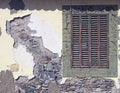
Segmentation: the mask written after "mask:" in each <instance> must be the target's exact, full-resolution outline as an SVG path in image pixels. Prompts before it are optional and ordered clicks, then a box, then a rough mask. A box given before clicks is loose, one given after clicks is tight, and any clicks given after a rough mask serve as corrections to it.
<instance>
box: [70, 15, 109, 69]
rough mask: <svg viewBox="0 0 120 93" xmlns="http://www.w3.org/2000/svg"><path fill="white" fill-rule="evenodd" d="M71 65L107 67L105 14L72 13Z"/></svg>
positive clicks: (106, 25) (107, 49) (106, 17)
mask: <svg viewBox="0 0 120 93" xmlns="http://www.w3.org/2000/svg"><path fill="white" fill-rule="evenodd" d="M71 17H72V18H71V19H72V25H71V26H72V67H108V63H109V59H108V56H109V47H108V46H109V42H108V41H109V38H108V35H109V33H108V32H109V29H108V28H109V26H108V18H109V17H108V15H107V14H72V16H71Z"/></svg>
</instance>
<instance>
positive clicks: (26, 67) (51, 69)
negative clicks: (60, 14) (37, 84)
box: [6, 14, 61, 80]
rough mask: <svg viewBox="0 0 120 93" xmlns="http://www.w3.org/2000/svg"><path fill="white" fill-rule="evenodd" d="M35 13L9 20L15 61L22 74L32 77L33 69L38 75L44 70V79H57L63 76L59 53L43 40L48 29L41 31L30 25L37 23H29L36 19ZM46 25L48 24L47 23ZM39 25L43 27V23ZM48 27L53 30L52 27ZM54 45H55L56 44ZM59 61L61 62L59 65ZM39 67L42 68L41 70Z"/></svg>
mask: <svg viewBox="0 0 120 93" xmlns="http://www.w3.org/2000/svg"><path fill="white" fill-rule="evenodd" d="M33 15H34V14H31V15H26V16H24V17H18V18H14V19H13V20H11V21H7V23H6V25H7V33H8V34H10V35H11V37H12V38H13V39H14V45H13V52H14V58H15V61H16V63H18V64H19V71H18V72H22V75H27V76H30V77H31V76H32V75H33V71H34V75H35V76H37V77H39V76H40V75H39V74H40V73H41V72H42V73H41V74H43V75H44V76H42V75H41V76H42V78H43V80H44V79H45V78H48V79H51V78H53V79H57V78H59V77H61V76H60V73H57V72H58V71H60V67H61V65H60V58H59V55H58V53H53V52H52V51H51V50H49V49H48V48H46V47H44V45H43V41H44V40H42V37H43V38H44V37H45V33H50V32H45V31H46V30H41V29H40V30H39V31H37V30H31V27H30V25H34V26H35V25H36V23H34V22H35V21H34V22H32V23H33V24H29V23H31V20H32V19H34V18H33ZM36 20H37V19H36ZM37 22H38V21H37ZM39 23H40V22H39ZM28 25H29V26H28ZM44 25H45V26H47V25H46V24H44ZM38 26H40V27H42V26H43V25H41V24H38ZM45 26H43V27H45ZM32 29H33V28H32ZM48 29H50V31H51V28H48ZM38 32H39V33H38ZM40 32H42V33H43V32H44V34H41V33H40ZM37 33H38V34H37ZM54 35H55V34H54ZM47 37H48V34H47ZM49 37H51V35H49ZM48 39H49V38H47V39H46V41H47V42H48V41H49V40H51V39H49V40H48ZM52 39H53V38H52ZM54 40H56V39H53V40H52V41H54ZM52 46H53V47H54V45H52ZM50 47H51V45H50ZM56 52H57V51H56ZM57 63H59V65H58V64H57ZM57 65H58V66H57ZM33 66H34V69H33ZM46 67H47V68H46ZM39 68H41V72H40V70H39ZM43 71H44V72H43ZM37 73H39V74H37Z"/></svg>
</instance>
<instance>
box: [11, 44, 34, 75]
mask: <svg viewBox="0 0 120 93" xmlns="http://www.w3.org/2000/svg"><path fill="white" fill-rule="evenodd" d="M13 53H14V59H15V61H16V62H17V63H18V64H19V65H20V68H19V72H18V73H19V74H20V75H25V76H28V77H32V76H33V66H34V61H33V56H32V54H31V53H28V52H26V47H25V46H24V45H21V44H19V46H18V47H17V48H13Z"/></svg>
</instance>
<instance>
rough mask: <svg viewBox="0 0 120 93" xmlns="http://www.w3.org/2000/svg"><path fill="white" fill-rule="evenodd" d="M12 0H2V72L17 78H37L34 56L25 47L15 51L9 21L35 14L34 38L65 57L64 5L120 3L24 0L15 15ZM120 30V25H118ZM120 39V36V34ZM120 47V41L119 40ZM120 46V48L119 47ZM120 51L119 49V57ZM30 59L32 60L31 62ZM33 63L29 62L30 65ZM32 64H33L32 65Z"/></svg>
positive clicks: (108, 2) (0, 21)
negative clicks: (24, 76)
mask: <svg viewBox="0 0 120 93" xmlns="http://www.w3.org/2000/svg"><path fill="white" fill-rule="evenodd" d="M9 2H10V1H9V0H4V1H3V0H0V27H1V32H2V34H1V36H0V70H6V69H10V70H12V71H13V74H14V77H15V78H17V77H18V76H19V75H29V76H32V75H33V65H32V64H33V63H34V62H33V61H34V60H33V56H32V55H31V53H29V52H26V51H27V50H26V48H25V47H24V46H22V45H21V46H19V47H18V48H14V47H13V44H14V40H13V38H12V37H11V36H10V35H9V34H8V33H7V32H6V21H11V20H14V18H18V17H24V16H26V15H29V14H31V16H30V17H31V18H30V23H29V24H28V26H29V27H30V28H31V30H35V31H37V33H36V34H32V36H42V38H43V43H44V46H45V47H46V48H48V49H50V50H51V51H53V52H54V53H58V54H59V56H61V50H62V5H88V4H90V5H97V4H98V5H102V4H104V5H108V4H112V5H114V4H117V5H118V4H120V1H119V0H111V1H110V0H99V1H97V0H91V1H90V0H89V1H88V0H84V1H83V0H79V1H78V0H68V1H66V0H52V1H49V0H46V1H44V0H43V1H39V0H24V4H25V9H24V10H18V11H17V12H14V13H11V11H12V10H10V6H9ZM118 8H119V10H118V17H120V5H118ZM118 28H119V29H120V25H118ZM119 37H120V33H119ZM118 43H119V44H120V41H119V40H118ZM119 44H118V45H119ZM119 50H120V48H119V47H118V55H119V52H120V51H119ZM28 58H29V60H28ZM28 61H29V62H28ZM29 64H31V65H29ZM118 72H120V61H119V59H118ZM119 77H120V73H118V77H117V78H113V79H114V80H115V81H116V85H117V86H118V87H120V86H119V84H118V83H119V82H118V78H119Z"/></svg>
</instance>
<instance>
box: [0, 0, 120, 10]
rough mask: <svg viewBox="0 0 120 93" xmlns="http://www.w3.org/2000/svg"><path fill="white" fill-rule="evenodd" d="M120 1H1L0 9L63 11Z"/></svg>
mask: <svg viewBox="0 0 120 93" xmlns="http://www.w3.org/2000/svg"><path fill="white" fill-rule="evenodd" d="M119 3H120V0H112V1H110V0H105V1H103V0H98V1H97V0H96V1H94V0H92V1H91V0H90V1H88V0H84V1H83V0H79V1H78V0H0V8H2V9H5V8H9V9H15V10H27V9H28V10H35V9H36V10H41V9H43V10H53V11H54V10H56V9H58V10H62V7H61V6H62V5H78V4H79V5H80V4H82V5H88V4H90V5H97V4H98V5H101V4H104V5H108V4H109V5H110V4H112V5H117V4H119Z"/></svg>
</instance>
